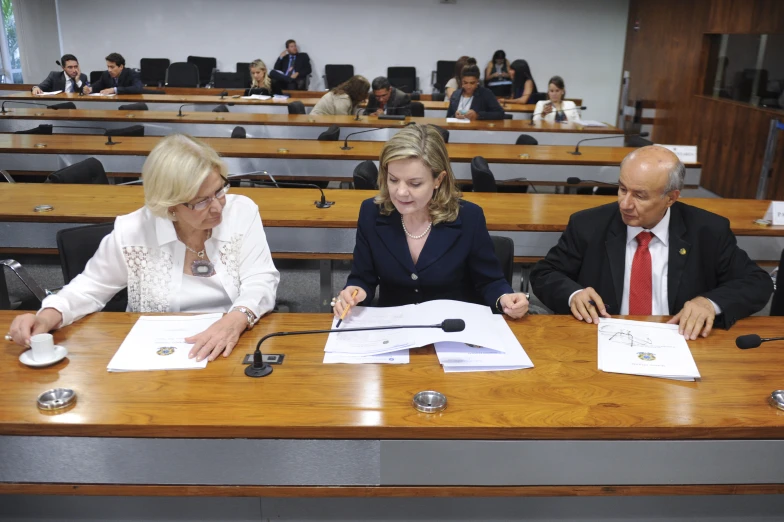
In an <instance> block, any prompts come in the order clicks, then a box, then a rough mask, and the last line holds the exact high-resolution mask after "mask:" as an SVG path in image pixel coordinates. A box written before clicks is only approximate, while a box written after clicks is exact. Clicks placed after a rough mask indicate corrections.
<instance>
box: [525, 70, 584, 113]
mask: <svg viewBox="0 0 784 522" xmlns="http://www.w3.org/2000/svg"><path fill="white" fill-rule="evenodd" d="M565 96H566V87H565V85H564V81H563V78H561V77H560V76H553V77H552V78H550V81H549V82H547V100H546V101H545V100H542V101H538V102H536V107H535V108H534V121H535V122H537V121H549V122H551V123H552V122H560V123H572V122H579V121H580V111H579V109H577V106H576V105H575V104H574V102H573V101H569V100H564V97H565Z"/></svg>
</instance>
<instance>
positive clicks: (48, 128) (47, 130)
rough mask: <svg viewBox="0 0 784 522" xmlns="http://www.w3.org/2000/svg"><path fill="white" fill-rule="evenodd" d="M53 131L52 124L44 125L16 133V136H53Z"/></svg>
mask: <svg viewBox="0 0 784 522" xmlns="http://www.w3.org/2000/svg"><path fill="white" fill-rule="evenodd" d="M52 130H53V127H52V125H51V124H47V123H44V124H42V125H39V126H38V127H35V128H33V129H27V130H20V131H15V132H14V134H52Z"/></svg>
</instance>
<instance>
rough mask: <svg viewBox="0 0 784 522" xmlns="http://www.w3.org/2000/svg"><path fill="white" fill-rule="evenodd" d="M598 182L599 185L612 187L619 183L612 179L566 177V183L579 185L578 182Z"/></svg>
mask: <svg viewBox="0 0 784 522" xmlns="http://www.w3.org/2000/svg"><path fill="white" fill-rule="evenodd" d="M583 182H585V183H598V184H599V185H611V186H613V187H617V186H618V185H620V184H619V183H615V182H613V181H597V180H595V179H580V178H575V177H569V178H566V184H567V185H579V184H580V183H583Z"/></svg>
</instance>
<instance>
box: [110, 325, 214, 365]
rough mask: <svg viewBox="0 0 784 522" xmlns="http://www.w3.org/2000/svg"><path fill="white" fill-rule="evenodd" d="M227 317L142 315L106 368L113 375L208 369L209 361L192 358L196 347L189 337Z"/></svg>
mask: <svg viewBox="0 0 784 522" xmlns="http://www.w3.org/2000/svg"><path fill="white" fill-rule="evenodd" d="M221 317H223V314H220V313H217V314H201V315H176V316H142V317H140V318H139V320H138V321H136V324H134V325H133V328H131V331H130V332H129V333H128V336H127V337H126V338H125V340H124V341H123V342H122V344H121V345H120V349H119V350H117V353H115V354H114V357H112V360H111V361H109V365H108V366H107V367H106V369H107V370H109V371H110V372H137V371H150V370H194V369H202V368H205V367H206V366H207V359H204V360H202V361H201V362H196V359H189V358H188V352H190V350H191V348H193V345H192V344H189V343H186V342H185V338H186V337H191V336H192V335H196V334H198V333H201V332H203V331H204V330H206V329H207V328H209V327H210V326H211V325H212V324H213V323H215V322H216V321H218V320H219V319H220V318H221Z"/></svg>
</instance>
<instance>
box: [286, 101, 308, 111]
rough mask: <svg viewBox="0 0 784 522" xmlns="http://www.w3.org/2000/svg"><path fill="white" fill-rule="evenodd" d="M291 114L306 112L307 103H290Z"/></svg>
mask: <svg viewBox="0 0 784 522" xmlns="http://www.w3.org/2000/svg"><path fill="white" fill-rule="evenodd" d="M289 114H305V104H304V103H302V102H301V101H293V102H291V103H289Z"/></svg>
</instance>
